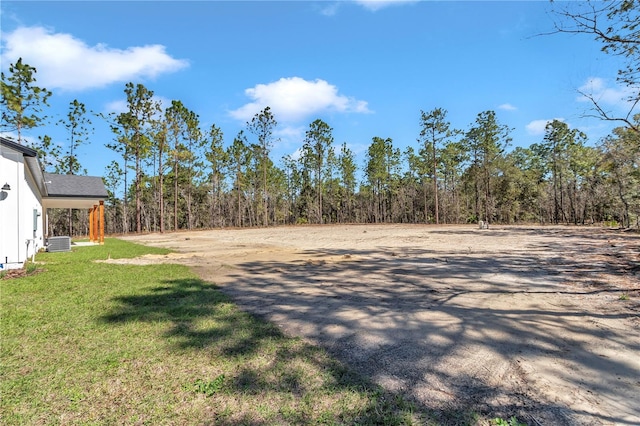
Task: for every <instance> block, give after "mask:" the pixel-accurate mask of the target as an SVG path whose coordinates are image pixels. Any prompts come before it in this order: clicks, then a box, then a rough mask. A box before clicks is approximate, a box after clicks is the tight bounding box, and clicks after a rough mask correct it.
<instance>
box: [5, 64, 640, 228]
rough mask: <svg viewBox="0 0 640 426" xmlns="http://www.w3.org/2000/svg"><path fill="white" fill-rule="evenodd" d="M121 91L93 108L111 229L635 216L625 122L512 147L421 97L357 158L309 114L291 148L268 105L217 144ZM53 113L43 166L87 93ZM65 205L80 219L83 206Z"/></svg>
mask: <svg viewBox="0 0 640 426" xmlns="http://www.w3.org/2000/svg"><path fill="white" fill-rule="evenodd" d="M11 69H12V74H11V75H10V76H8V77H5V76H3V84H6V85H11V84H12V83H13V84H14V85H16V84H17V80H16V79H17V78H18V77H19V76H20V73H22V74H29V73H31V76H29V75H23V76H22V77H21V78H22V79H23V80H25V81H28V80H30V79H31V81H30V83H32V82H33V81H34V77H33V74H34V73H35V72H36V70H35V69H34V68H32V67H29V66H28V65H26V64H23V63H22V62H21V61H18V62H17V63H16V64H13V65H12V68H11ZM32 92H33V93H38V94H44V95H45V96H49V95H50V93H49V92H47V91H46V89H38V90H37V91H35V90H32ZM124 92H125V95H126V97H127V110H126V111H125V112H122V113H120V114H112V115H108V116H103V118H104V119H106V120H108V122H109V125H110V128H111V131H112V134H113V139H112V141H111V142H110V143H108V144H107V147H108V148H109V149H111V150H113V151H114V152H115V153H117V154H118V157H119V159H118V160H114V161H113V162H112V163H111V164H110V165H109V166H108V167H107V170H106V171H105V176H104V181H105V184H106V187H107V189H108V191H109V200H108V202H107V213H106V214H107V232H109V233H127V232H148V231H152V232H164V231H174V230H180V229H196V228H214V227H247V226H271V225H286V224H307V223H308V224H325V223H435V224H440V223H474V222H477V221H479V220H482V221H485V222H488V223H505V224H511V223H534V222H535V223H555V224H558V223H567V224H569V223H570V224H592V223H601V222H609V223H617V224H619V225H620V226H625V227H630V226H636V227H637V226H638V225H639V221H640V168H639V165H640V138H639V134H638V132H637V131H635V130H634V129H633V128H630V127H619V128H616V129H615V130H614V131H613V133H612V134H611V135H609V136H607V137H606V138H604V139H603V140H601V141H599V142H598V143H597V144H595V145H593V146H592V145H589V144H588V143H587V142H588V141H587V137H586V135H585V134H584V133H582V132H580V131H578V130H576V129H571V128H570V127H569V126H568V125H567V124H566V123H564V122H562V121H559V120H554V121H551V122H549V123H548V124H547V126H546V128H545V133H544V137H543V138H541V140H540V142H539V143H535V144H533V145H531V146H529V147H515V148H513V149H510V147H511V143H512V140H511V136H510V132H511V129H510V128H509V127H508V126H506V125H504V124H502V123H500V122H499V121H498V119H497V116H496V114H495V112H494V111H483V112H481V113H479V114H478V115H477V116H476V117H475V120H474V121H473V122H472V123H471V124H470V126H469V127H468V128H467V129H465V130H460V129H454V128H452V126H451V124H450V123H449V121H447V111H446V110H445V109H442V108H434V109H432V110H429V111H420V114H419V117H418V119H417V123H416V124H417V126H416V143H415V144H414V145H413V146H409V147H407V148H406V149H404V150H401V149H400V148H398V147H396V146H394V141H393V139H392V138H390V137H383V136H374V137H372V139H371V143H370V145H369V147H368V149H367V152H366V158H365V162H364V164H363V165H361V166H359V165H358V164H357V163H356V161H355V156H354V153H353V151H352V150H351V149H350V148H349V147H348V144H347V143H342V144H340V145H337V144H336V143H335V141H334V138H333V129H332V128H331V126H330V125H329V124H328V123H326V122H324V121H323V120H320V119H317V120H314V121H313V122H311V123H310V124H309V126H308V129H307V130H306V132H305V136H304V139H303V140H302V141H301V145H300V149H299V150H297V151H296V152H297V153H299V155H298V156H296V157H295V158H294V157H292V156H286V157H284V158H281V159H279V160H275V159H273V158H272V157H271V151H272V148H273V146H274V143H276V138H275V136H274V135H275V132H276V130H277V126H278V123H277V120H276V117H275V116H274V114H273V112H272V111H271V109H270V108H269V107H266V108H264V109H263V110H262V111H260V112H259V113H257V114H255V116H254V117H253V118H252V119H251V120H250V121H248V122H247V123H246V126H245V128H244V129H243V130H241V131H240V132H239V133H238V134H236V135H235V136H234V137H233V140H232V141H231V142H230V143H227V144H225V137H224V134H223V131H222V129H221V128H219V127H218V126H216V125H215V124H214V125H212V126H211V127H210V128H208V129H203V128H202V126H201V124H200V118H199V116H198V115H197V114H196V113H195V112H194V111H192V110H190V109H189V108H188V107H187V106H185V105H184V104H183V103H182V102H181V101H178V100H174V101H172V102H171V104H170V105H169V106H167V107H166V108H164V109H162V108H161V105H160V104H159V102H158V101H156V100H155V99H154V97H153V92H152V91H151V90H149V89H148V88H146V87H145V86H144V85H142V84H136V85H134V84H133V83H128V84H127V85H126V86H125V90H124ZM44 100H45V101H46V98H45V99H44ZM42 103H43V102H41V104H42ZM25 110H26V109H25V108H23V109H22V110H21V111H25ZM639 118H640V117H638V116H636V117H635V120H638V119H639ZM11 120H13V123H14V127H16V128H17V129H18V131H20V130H21V129H23V128H25V127H29V126H34V125H35V123H36V122H37V119H33V118H31V120H30V121H24V117H23V118H20V117H17V116H15V115H14V117H13V118H11V117H10V116H9V115H6V117H5V116H3V121H6V122H10V121H11ZM60 123H61V124H62V125H64V127H65V129H66V131H67V133H68V141H67V142H68V144H67V149H66V150H63V149H61V146H59V145H55V144H53V143H52V141H51V138H49V137H46V136H45V137H43V138H41V139H39V141H38V142H37V143H36V144H35V146H34V147H35V148H36V149H38V150H39V152H40V153H41V158H42V159H44V161H43V166H44V167H45V169H47V171H55V172H58V173H70V174H77V173H82V167H81V165H80V164H79V161H78V157H77V150H78V148H79V146H80V145H81V144H86V143H89V141H90V136H91V131H92V130H91V129H92V124H91V119H90V117H89V114H88V113H87V111H86V108H85V106H84V105H83V104H82V103H81V102H78V101H77V100H74V101H73V102H72V103H71V104H70V106H69V113H68V115H67V117H65V118H64V119H62V120H61V121H60ZM76 215H77V213H76ZM81 216H82V215H81ZM75 219H76V220H77V221H78V226H76V227H77V231H76V232H79V233H82V231H83V230H84V229H83V227H82V225H81V222H82V219H84V217H79V218H75ZM73 221H74V217H73V215H72V214H71V213H70V212H69V211H63V212H58V214H57V216H56V217H55V218H54V220H53V226H56V227H57V229H56V231H57V232H62V233H64V232H70V231H73V229H74V228H73V225H72V222H73ZM65 227H68V228H65Z"/></svg>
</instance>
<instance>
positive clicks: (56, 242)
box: [47, 237, 71, 252]
mask: <svg viewBox="0 0 640 426" xmlns="http://www.w3.org/2000/svg"><path fill="white" fill-rule="evenodd" d="M47 251H48V252H56V251H71V237H49V238H47Z"/></svg>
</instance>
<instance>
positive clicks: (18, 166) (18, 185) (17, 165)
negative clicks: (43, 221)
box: [16, 155, 26, 263]
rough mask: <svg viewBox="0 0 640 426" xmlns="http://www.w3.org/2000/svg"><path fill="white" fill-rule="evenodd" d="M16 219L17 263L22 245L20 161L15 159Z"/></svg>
mask: <svg viewBox="0 0 640 426" xmlns="http://www.w3.org/2000/svg"><path fill="white" fill-rule="evenodd" d="M22 167H23V168H24V167H26V162H25V160H24V155H23V156H22ZM16 198H17V200H16V213H17V214H16V221H17V225H18V226H17V230H18V238H16V244H17V245H18V259H17V261H18V263H20V249H21V247H22V245H21V244H20V162H19V161H16ZM25 260H26V259H25Z"/></svg>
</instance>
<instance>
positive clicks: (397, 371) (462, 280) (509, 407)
mask: <svg viewBox="0 0 640 426" xmlns="http://www.w3.org/2000/svg"><path fill="white" fill-rule="evenodd" d="M127 239H129V240H133V241H137V242H140V243H144V244H148V245H153V246H159V247H167V248H170V249H173V250H176V253H172V254H170V255H168V256H146V257H145V258H143V259H137V260H136V262H144V263H154V262H173V263H183V264H186V265H190V266H192V267H193V269H194V270H195V272H197V273H198V274H199V275H200V276H201V277H202V278H204V279H206V280H210V281H211V282H215V283H217V284H218V285H220V286H221V288H222V289H223V291H224V292H226V293H228V294H229V295H230V296H232V297H233V298H234V299H235V300H236V302H237V303H238V304H239V305H240V306H242V307H243V308H244V309H246V310H248V311H250V312H253V313H255V314H257V315H260V316H262V317H265V318H267V319H269V320H271V321H273V322H275V323H277V324H279V325H280V326H281V327H282V329H283V330H284V331H285V332H286V333H288V334H291V335H296V336H301V337H303V338H304V339H307V340H309V341H311V342H313V343H316V344H318V345H321V346H323V347H325V348H327V349H328V350H329V351H330V352H331V353H333V354H334V355H335V356H336V357H338V358H339V359H341V360H342V361H344V362H346V363H348V364H349V365H351V366H352V367H354V368H355V369H357V370H358V371H360V372H362V373H363V374H366V375H367V376H369V377H371V378H372V380H374V381H375V382H377V383H379V384H381V385H382V386H384V387H386V388H388V389H389V390H392V391H397V392H401V393H403V394H405V395H408V396H410V397H412V398H413V399H414V400H415V401H416V402H417V404H420V405H422V406H423V407H426V408H429V409H434V410H436V411H437V412H442V413H451V412H455V411H456V410H459V409H463V410H469V409H472V410H475V411H476V412H479V413H482V414H483V415H487V416H496V415H500V416H508V415H513V414H515V415H517V416H519V418H520V419H522V420H525V421H527V422H528V423H529V424H543V425H551V424H553V425H562V424H571V425H591V424H593V425H600V424H616V425H637V424H640V236H639V235H638V234H633V233H628V232H622V231H613V230H603V229H599V228H586V227H582V228H580V227H493V228H492V229H488V230H480V229H477V228H476V227H473V226H446V227H445V226H441V227H436V226H417V225H414V226H411V225H383V226H380V225H351V226H322V227H320V226H318V227H311V226H309V227H279V228H268V229H248V230H214V231H199V232H180V233H173V234H163V235H161V234H152V235H144V236H135V237H127Z"/></svg>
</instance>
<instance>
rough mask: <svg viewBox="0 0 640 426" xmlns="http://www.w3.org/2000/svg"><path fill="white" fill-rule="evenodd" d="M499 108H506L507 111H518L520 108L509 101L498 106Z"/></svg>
mask: <svg viewBox="0 0 640 426" xmlns="http://www.w3.org/2000/svg"><path fill="white" fill-rule="evenodd" d="M498 108H499V109H502V110H505V111H516V110H517V109H518V108H516V107H515V106H513V105H511V104H509V103H507V104H502V105H500V106H499V107H498Z"/></svg>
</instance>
